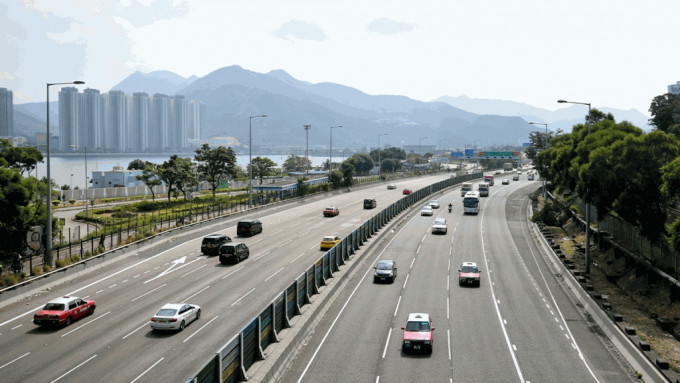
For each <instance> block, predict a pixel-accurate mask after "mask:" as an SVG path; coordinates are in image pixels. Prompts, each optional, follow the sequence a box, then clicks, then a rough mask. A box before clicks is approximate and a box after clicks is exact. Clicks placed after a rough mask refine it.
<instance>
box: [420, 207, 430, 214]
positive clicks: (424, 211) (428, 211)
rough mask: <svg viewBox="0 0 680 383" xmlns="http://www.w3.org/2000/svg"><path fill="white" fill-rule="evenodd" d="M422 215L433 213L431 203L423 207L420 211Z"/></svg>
mask: <svg viewBox="0 0 680 383" xmlns="http://www.w3.org/2000/svg"><path fill="white" fill-rule="evenodd" d="M420 215H432V207H430V205H427V206H425V207H423V210H421V211H420Z"/></svg>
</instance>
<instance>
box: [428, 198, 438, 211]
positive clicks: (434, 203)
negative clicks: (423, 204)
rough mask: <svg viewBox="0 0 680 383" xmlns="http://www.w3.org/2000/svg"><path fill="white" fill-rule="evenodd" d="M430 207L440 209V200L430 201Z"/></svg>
mask: <svg viewBox="0 0 680 383" xmlns="http://www.w3.org/2000/svg"><path fill="white" fill-rule="evenodd" d="M430 207H431V208H433V209H439V201H437V200H436V199H433V200H432V201H430Z"/></svg>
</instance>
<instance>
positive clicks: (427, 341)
mask: <svg viewBox="0 0 680 383" xmlns="http://www.w3.org/2000/svg"><path fill="white" fill-rule="evenodd" d="M430 343H431V342H430V341H429V340H426V341H424V342H423V344H430Z"/></svg>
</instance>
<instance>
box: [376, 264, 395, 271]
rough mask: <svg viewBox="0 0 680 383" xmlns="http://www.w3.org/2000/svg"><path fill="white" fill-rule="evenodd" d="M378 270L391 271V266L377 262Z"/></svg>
mask: <svg viewBox="0 0 680 383" xmlns="http://www.w3.org/2000/svg"><path fill="white" fill-rule="evenodd" d="M378 270H392V264H391V263H389V262H378Z"/></svg>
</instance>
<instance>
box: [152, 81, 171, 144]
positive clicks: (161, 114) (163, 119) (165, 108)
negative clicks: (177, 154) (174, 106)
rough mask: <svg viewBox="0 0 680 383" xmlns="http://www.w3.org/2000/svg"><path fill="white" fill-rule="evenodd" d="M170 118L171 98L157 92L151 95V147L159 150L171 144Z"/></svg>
mask: <svg viewBox="0 0 680 383" xmlns="http://www.w3.org/2000/svg"><path fill="white" fill-rule="evenodd" d="M169 118H170V99H169V98H168V96H166V95H164V94H160V93H156V94H154V95H153V96H152V97H151V113H150V118H149V135H148V137H149V149H150V150H155V151H158V152H162V151H164V150H165V149H166V148H168V147H169V146H170V140H169V139H168V132H169V128H168V127H169V123H168V120H169Z"/></svg>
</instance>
